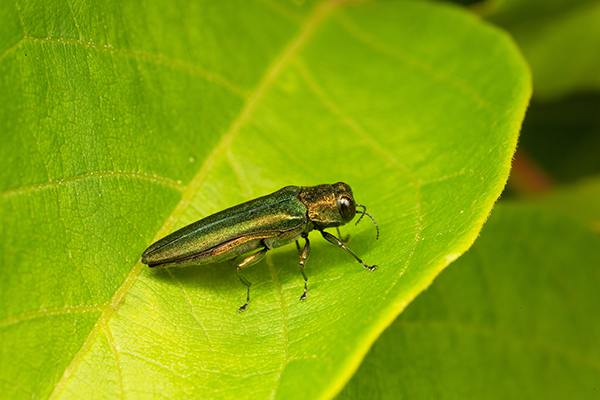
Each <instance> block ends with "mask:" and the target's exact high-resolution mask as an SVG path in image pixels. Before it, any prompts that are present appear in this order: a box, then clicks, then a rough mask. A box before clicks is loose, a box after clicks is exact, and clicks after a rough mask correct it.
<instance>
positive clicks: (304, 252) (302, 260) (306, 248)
mask: <svg viewBox="0 0 600 400" xmlns="http://www.w3.org/2000/svg"><path fill="white" fill-rule="evenodd" d="M302 238H303V239H304V250H302V252H300V244H299V243H298V241H297V240H296V247H297V248H298V254H299V255H300V272H302V276H303V277H304V294H303V295H302V296H300V300H304V299H305V298H306V291H307V288H308V278H307V277H306V274H305V273H304V263H305V262H306V259H307V258H308V255H309V254H310V241H309V240H308V234H303V235H302Z"/></svg>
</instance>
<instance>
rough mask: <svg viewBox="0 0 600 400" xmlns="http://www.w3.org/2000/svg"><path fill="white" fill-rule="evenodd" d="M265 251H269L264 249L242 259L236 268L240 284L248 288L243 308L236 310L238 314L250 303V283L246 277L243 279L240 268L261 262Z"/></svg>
mask: <svg viewBox="0 0 600 400" xmlns="http://www.w3.org/2000/svg"><path fill="white" fill-rule="evenodd" d="M267 251H269V249H268V248H266V247H265V248H264V249H262V250H260V251H258V252H256V253H254V254H252V255H251V256H248V257H246V258H245V259H244V261H242V262H241V263H239V264H238V266H237V273H238V277H239V278H240V281H241V282H242V284H243V285H244V286H246V287H247V288H248V292H247V293H246V302H245V303H244V305H243V306H241V307H240V308H239V309H238V311H239V312H242V311H244V310H245V309H246V307H248V302H249V301H250V286H252V283H250V281H249V280H248V279H246V277H244V275H242V268H244V267H249V266H251V265H254V264H256V263H257V262H259V261H260V260H262V259H263V258H264V256H265V254H267Z"/></svg>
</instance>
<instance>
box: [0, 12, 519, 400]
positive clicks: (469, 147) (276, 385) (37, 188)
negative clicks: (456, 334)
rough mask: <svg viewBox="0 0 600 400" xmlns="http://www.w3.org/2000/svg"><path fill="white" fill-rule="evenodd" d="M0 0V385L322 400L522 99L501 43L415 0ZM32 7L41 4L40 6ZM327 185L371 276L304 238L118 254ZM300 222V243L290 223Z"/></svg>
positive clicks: (471, 235) (422, 268)
mask: <svg viewBox="0 0 600 400" xmlns="http://www.w3.org/2000/svg"><path fill="white" fill-rule="evenodd" d="M44 7H45V6H44V5H40V4H38V3H30V2H18V3H17V4H16V5H15V4H12V3H6V4H5V6H3V7H1V8H0V9H1V10H2V11H1V14H0V26H2V27H3V28H2V29H8V28H6V27H9V26H10V27H13V28H12V29H11V30H10V35H2V36H1V37H2V38H3V39H2V41H1V42H0V76H1V79H0V106H1V107H2V108H1V110H0V132H2V135H3V137H2V146H1V147H0V156H1V157H2V159H3V160H5V165H9V166H10V168H4V169H1V170H0V190H1V191H2V192H1V194H0V225H1V226H2V230H1V231H0V235H1V240H0V257H1V262H2V265H3V268H2V270H1V275H0V289H1V290H0V301H1V302H2V304H3V305H4V307H3V308H2V309H1V310H0V339H1V343H2V345H1V352H2V353H1V357H0V363H1V364H0V371H1V372H0V374H1V379H0V392H1V393H4V394H5V395H6V397H9V398H31V397H38V398H48V397H51V398H73V397H74V398H94V397H103V398H105V397H124V398H136V397H142V398H143V397H167V398H181V397H187V398H208V397H211V398H229V397H234V396H235V397H240V396H241V397H249V398H286V399H292V398H330V397H332V396H333V395H334V394H335V393H337V391H338V390H339V389H340V388H341V387H342V386H343V385H344V384H345V382H346V381H347V379H349V377H350V376H351V374H352V373H353V371H354V370H355V369H356V367H357V366H358V364H359V363H360V361H361V359H362V357H363V356H364V354H365V353H366V351H367V350H368V348H369V346H370V345H371V343H372V342H373V341H374V340H375V339H376V337H377V336H378V335H379V333H380V332H381V331H382V330H383V329H384V328H385V327H386V326H387V325H388V324H389V323H390V322H391V321H392V320H393V319H394V318H395V316H396V315H397V314H398V313H399V312H401V310H402V309H403V308H404V307H405V306H406V305H407V304H408V303H409V302H410V301H411V300H412V299H413V298H414V297H415V296H416V295H417V294H418V293H419V292H420V291H422V290H423V289H424V288H425V287H426V286H427V285H429V284H430V283H431V281H432V280H433V278H434V277H435V276H436V275H437V274H438V273H439V272H440V271H441V270H442V269H443V268H444V267H445V266H446V265H447V264H448V263H449V262H451V261H453V260H454V259H456V258H457V257H458V256H459V255H460V254H461V253H462V252H464V251H465V250H466V249H467V248H468V247H469V246H470V245H471V243H472V242H473V241H474V239H475V237H476V236H477V234H478V231H479V229H480V228H481V226H482V224H483V222H484V220H485V218H486V217H487V215H488V213H489V211H490V209H491V207H492V205H493V203H494V201H495V200H496V198H497V197H498V196H499V194H500V192H501V190H502V188H503V187H504V184H505V182H506V179H507V176H508V171H509V167H510V160H511V156H512V154H513V152H514V149H515V145H516V140H517V135H518V130H519V125H520V123H521V120H522V118H523V114H524V111H525V107H526V104H527V101H528V98H529V95H530V81H529V75H528V71H527V67H526V66H525V64H524V62H523V60H522V59H521V57H520V56H519V53H518V51H517V50H516V49H515V46H514V45H513V43H512V42H511V40H510V39H509V38H508V37H507V36H506V35H504V34H503V33H501V32H499V31H498V30H496V29H494V28H492V27H490V26H488V25H486V24H485V23H483V22H481V21H480V20H478V19H476V18H474V17H473V16H471V15H469V14H468V13H465V12H463V11H461V10H460V9H457V8H454V7H451V6H447V5H442V4H430V3H422V2H384V3H340V2H323V3H317V4H312V3H307V4H304V5H302V6H297V5H294V4H292V3H289V4H287V3H275V2H270V1H256V2H242V1H239V2H181V3H178V2H158V1H150V2H143V3H135V4H134V3H126V2H125V3H104V2H98V3H94V4H93V5H85V4H80V3H65V2H58V3H56V4H55V5H54V6H52V7H50V6H47V8H44ZM42 11H43V12H42ZM337 181H345V182H347V183H349V184H350V185H351V186H352V188H353V190H354V194H355V197H356V199H357V201H358V202H360V203H363V204H366V205H367V206H368V210H369V212H371V213H372V214H373V215H374V216H375V217H376V218H377V220H378V222H379V226H380V228H381V238H380V240H379V241H376V240H375V231H374V227H373V226H372V225H370V222H368V221H365V222H362V223H361V224H360V225H358V226H356V227H354V226H349V227H348V228H347V229H346V228H344V233H350V234H351V235H352V239H351V241H350V244H349V247H350V248H352V249H353V250H354V251H355V252H356V253H357V254H359V255H360V256H361V257H362V258H363V259H364V260H365V261H366V262H367V263H370V264H378V265H379V268H378V269H377V270H375V271H373V272H369V271H367V270H365V269H364V268H362V266H360V264H358V263H356V262H355V260H353V259H352V258H351V257H349V256H348V255H347V254H345V253H344V252H343V251H341V250H340V249H337V248H334V247H333V246H331V245H329V244H327V243H326V242H325V241H323V240H320V239H314V240H312V244H313V247H312V253H311V257H310V259H309V260H308V262H307V266H306V272H307V274H308V276H309V294H308V298H307V299H306V300H305V301H302V302H300V301H299V297H300V295H301V294H302V290H303V280H302V277H301V275H300V274H299V271H298V269H299V265H298V256H297V252H296V249H295V248H294V247H293V246H288V247H286V248H282V249H277V250H275V251H272V252H270V253H269V254H268V255H267V257H266V259H265V260H264V261H263V262H262V263H260V264H258V265H256V266H255V267H253V268H251V269H249V270H248V271H247V272H246V273H245V275H246V277H247V278H248V279H249V280H250V281H251V282H253V283H254V285H253V286H252V292H251V302H250V306H249V308H248V310H247V311H246V312H244V313H242V314H240V313H238V312H237V308H238V307H239V306H240V305H241V304H242V303H243V301H244V297H245V289H244V287H243V286H242V285H241V284H240V282H239V280H238V278H237V275H236V271H235V265H234V264H233V263H220V264H214V265H206V266H196V267H194V266H191V267H188V268H181V269H162V270H158V271H153V270H150V269H148V268H147V267H145V266H144V265H143V264H141V263H140V255H141V253H142V252H143V251H144V249H145V248H146V247H147V246H148V245H149V244H150V243H151V242H153V241H154V240H157V239H159V238H161V237H164V236H165V235H167V234H169V233H170V232H172V231H174V230H175V229H177V228H180V227H182V226H184V225H186V224H188V223H190V222H192V221H195V220H197V219H199V218H201V217H203V216H206V215H209V214H211V213H214V212H216V211H219V210H221V209H224V208H226V207H229V206H233V205H235V204H239V203H240V202H242V201H245V200H247V199H250V198H253V197H257V196H260V195H265V194H268V193H270V192H272V191H274V190H276V189H279V188H280V187H282V186H285V185H289V184H296V185H315V184H321V183H334V182H337ZM312 237H313V236H311V238H312Z"/></svg>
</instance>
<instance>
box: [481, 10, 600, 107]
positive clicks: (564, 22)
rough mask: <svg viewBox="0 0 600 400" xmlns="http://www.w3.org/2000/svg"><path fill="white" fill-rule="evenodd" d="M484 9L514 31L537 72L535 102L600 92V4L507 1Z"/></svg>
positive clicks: (534, 75) (507, 28) (491, 16)
mask: <svg viewBox="0 0 600 400" xmlns="http://www.w3.org/2000/svg"><path fill="white" fill-rule="evenodd" d="M484 4H485V6H484V7H481V9H482V13H483V14H484V15H486V16H487V17H488V18H489V20H490V21H492V22H494V23H495V24H497V25H499V26H501V27H503V28H505V29H506V30H507V31H509V32H510V33H511V34H512V35H513V37H514V38H515V40H516V42H517V43H518V44H519V47H520V48H521V50H522V51H523V54H524V55H525V58H526V59H527V61H528V62H529V65H530V66H531V70H532V75H533V87H534V96H535V97H536V98H539V99H544V100H549V99H555V98H558V97H563V96H565V95H568V94H571V93H574V92H589V91H598V90H599V89H600V74H598V71H599V70H600V52H599V51H598V49H599V48H600V29H599V27H600V23H599V22H600V3H599V2H597V1H594V0H504V1H493V0H491V1H488V2H486V3H484Z"/></svg>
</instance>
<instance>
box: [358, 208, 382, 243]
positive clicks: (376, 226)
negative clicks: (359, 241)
mask: <svg viewBox="0 0 600 400" xmlns="http://www.w3.org/2000/svg"><path fill="white" fill-rule="evenodd" d="M356 207H362V208H363V210H362V211H358V210H357V211H356V212H357V213H359V214H361V216H360V217H359V218H358V221H356V224H354V225H358V223H359V222H360V220H361V219H363V217H364V216H365V215H366V216H367V217H369V218H371V221H373V223H374V224H375V228H377V240H379V225H377V221H375V218H373V216H372V215H371V214H369V213H368V212H367V206H363V205H362V204H358V203H356Z"/></svg>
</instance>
